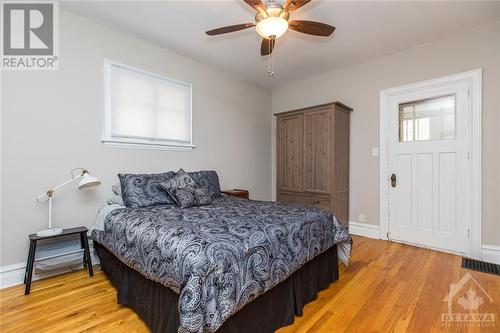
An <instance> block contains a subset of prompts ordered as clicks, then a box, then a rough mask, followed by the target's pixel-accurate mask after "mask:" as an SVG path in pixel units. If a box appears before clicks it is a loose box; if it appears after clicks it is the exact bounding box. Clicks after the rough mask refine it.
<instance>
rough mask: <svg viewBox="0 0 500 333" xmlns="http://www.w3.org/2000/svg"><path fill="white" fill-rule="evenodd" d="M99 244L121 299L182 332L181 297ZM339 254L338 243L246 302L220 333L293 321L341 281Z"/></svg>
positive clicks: (160, 332)
mask: <svg viewBox="0 0 500 333" xmlns="http://www.w3.org/2000/svg"><path fill="white" fill-rule="evenodd" d="M94 247H95V249H96V252H97V255H98V256H99V259H100V260H101V269H102V270H103V271H104V272H105V273H106V275H107V276H108V278H109V279H110V280H111V283H112V284H113V285H114V286H115V288H116V289H117V291H118V303H119V304H122V305H126V306H128V307H130V308H132V309H133V310H134V311H135V312H136V313H137V314H138V315H139V317H140V318H141V319H142V320H144V322H145V323H146V324H147V325H148V326H149V328H150V329H151V331H152V332H154V333H175V332H177V330H178V328H179V311H178V302H179V295H178V294H176V293H174V292H173V291H172V290H171V289H170V288H167V287H165V286H163V285H162V284H160V283H157V282H154V281H152V280H149V279H147V278H146V277H144V276H143V275H141V274H140V273H139V272H137V271H136V270H134V269H132V268H130V267H128V266H127V265H125V264H124V263H122V262H121V261H120V260H119V259H118V258H117V257H115V256H114V255H113V254H112V253H111V252H109V251H108V250H107V249H106V248H105V247H104V246H102V245H101V244H99V243H97V242H94ZM337 258H338V257H337V246H333V247H331V248H330V249H328V250H327V251H325V252H324V253H322V254H320V255H319V256H317V257H316V258H314V259H313V260H311V261H309V262H308V263H306V264H305V265H304V266H302V267H301V268H300V269H299V270H297V271H295V272H294V273H293V274H292V275H290V276H289V277H288V278H287V279H286V280H285V281H283V282H281V283H280V284H278V285H277V286H275V287H274V288H272V289H271V290H269V291H267V292H266V293H264V294H262V295H260V296H258V297H257V298H256V299H254V300H253V301H251V302H250V303H248V304H247V305H245V306H244V307H243V308H242V309H241V310H239V311H238V312H236V313H235V314H234V315H232V316H231V317H230V318H229V319H227V320H226V321H225V322H224V324H223V325H222V326H221V327H220V328H219V329H218V330H217V332H223V333H229V332H233V333H234V332H238V333H254V332H260V333H267V332H269V333H271V332H274V331H275V330H276V329H278V328H280V327H283V326H287V325H290V324H292V323H293V320H294V316H302V308H303V307H304V305H306V304H307V303H308V302H310V301H312V300H314V299H316V297H317V294H318V291H320V290H322V289H325V288H327V287H328V286H329V285H330V283H331V282H333V281H336V280H338V278H339V271H338V259H337Z"/></svg>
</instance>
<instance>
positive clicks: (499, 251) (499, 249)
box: [481, 244, 500, 265]
mask: <svg viewBox="0 0 500 333" xmlns="http://www.w3.org/2000/svg"><path fill="white" fill-rule="evenodd" d="M481 258H482V259H481V260H483V261H486V262H491V263H492V264H497V265H500V246H498V245H487V244H483V246H481Z"/></svg>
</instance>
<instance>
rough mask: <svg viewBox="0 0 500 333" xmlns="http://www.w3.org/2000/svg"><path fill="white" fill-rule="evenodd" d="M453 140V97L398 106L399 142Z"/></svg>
mask: <svg viewBox="0 0 500 333" xmlns="http://www.w3.org/2000/svg"><path fill="white" fill-rule="evenodd" d="M454 138H455V95H451V96H444V97H437V98H431V99H427V100H423V101H416V102H411V103H404V104H400V105H399V141H423V140H446V139H454Z"/></svg>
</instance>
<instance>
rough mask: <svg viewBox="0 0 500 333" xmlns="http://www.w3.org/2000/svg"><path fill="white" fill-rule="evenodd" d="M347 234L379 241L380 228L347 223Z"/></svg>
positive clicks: (371, 225) (352, 222)
mask: <svg viewBox="0 0 500 333" xmlns="http://www.w3.org/2000/svg"><path fill="white" fill-rule="evenodd" d="M349 233H350V234H352V235H356V236H363V237H368V238H375V239H380V226H378V225H373V224H368V223H359V222H354V221H349Z"/></svg>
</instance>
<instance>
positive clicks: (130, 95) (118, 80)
mask: <svg viewBox="0 0 500 333" xmlns="http://www.w3.org/2000/svg"><path fill="white" fill-rule="evenodd" d="M105 81H106V82H105V99H106V106H105V109H106V112H105V113H106V114H105V128H104V138H103V142H104V143H105V144H110V145H119V146H126V147H141V148H157V149H174V150H191V149H193V148H194V146H193V144H192V132H191V121H192V119H191V85H189V84H186V83H182V82H179V81H176V80H172V79H169V78H167V77H163V76H160V75H156V74H152V73H148V72H145V71H142V70H139V69H136V68H132V67H129V66H126V65H122V64H117V63H115V62H111V61H106V63H105Z"/></svg>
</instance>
